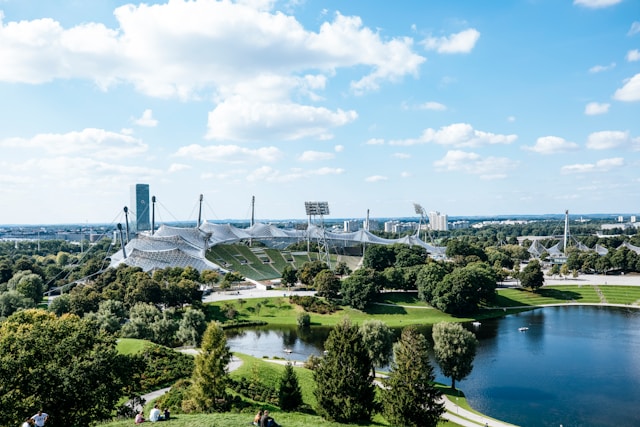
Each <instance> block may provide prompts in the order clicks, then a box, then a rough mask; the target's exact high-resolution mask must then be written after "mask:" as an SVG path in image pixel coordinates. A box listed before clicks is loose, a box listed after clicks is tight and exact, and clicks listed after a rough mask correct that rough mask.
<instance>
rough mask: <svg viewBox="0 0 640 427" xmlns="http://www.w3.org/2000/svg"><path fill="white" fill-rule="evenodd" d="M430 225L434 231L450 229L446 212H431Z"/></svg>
mask: <svg viewBox="0 0 640 427" xmlns="http://www.w3.org/2000/svg"><path fill="white" fill-rule="evenodd" d="M429 226H430V227H431V229H432V230H434V231H447V230H449V221H448V217H447V215H446V214H444V215H441V214H440V212H435V211H433V212H429Z"/></svg>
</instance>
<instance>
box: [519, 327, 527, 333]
mask: <svg viewBox="0 0 640 427" xmlns="http://www.w3.org/2000/svg"><path fill="white" fill-rule="evenodd" d="M518 330H519V331H520V332H524V331H528V330H529V328H527V327H526V326H522V327H520V328H518Z"/></svg>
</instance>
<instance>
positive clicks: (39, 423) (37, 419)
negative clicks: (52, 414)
mask: <svg viewBox="0 0 640 427" xmlns="http://www.w3.org/2000/svg"><path fill="white" fill-rule="evenodd" d="M31 419H32V420H33V423H34V424H35V425H36V427H44V424H45V423H46V422H47V420H48V419H49V414H47V413H45V412H42V409H41V410H39V411H38V413H37V414H35V415H34V416H33V417H31Z"/></svg>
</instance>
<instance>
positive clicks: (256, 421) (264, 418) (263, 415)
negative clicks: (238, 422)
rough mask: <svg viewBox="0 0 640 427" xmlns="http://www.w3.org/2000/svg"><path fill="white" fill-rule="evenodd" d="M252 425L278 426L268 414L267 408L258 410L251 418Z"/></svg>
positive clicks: (262, 426)
mask: <svg viewBox="0 0 640 427" xmlns="http://www.w3.org/2000/svg"><path fill="white" fill-rule="evenodd" d="M253 425H254V426H256V427H280V425H279V424H278V423H276V421H275V420H274V419H273V417H271V415H269V411H268V410H266V409H265V410H264V411H263V410H262V409H261V410H259V411H258V413H257V414H256V416H255V417H254V418H253Z"/></svg>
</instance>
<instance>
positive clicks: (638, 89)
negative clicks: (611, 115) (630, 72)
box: [613, 73, 640, 101]
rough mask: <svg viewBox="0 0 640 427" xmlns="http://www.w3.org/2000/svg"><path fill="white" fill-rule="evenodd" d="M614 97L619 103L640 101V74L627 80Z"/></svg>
mask: <svg viewBox="0 0 640 427" xmlns="http://www.w3.org/2000/svg"><path fill="white" fill-rule="evenodd" d="M613 97H614V99H617V100H618V101H640V73H638V74H636V75H635V76H633V77H631V78H630V79H628V80H626V81H625V82H624V86H622V87H621V88H620V89H618V90H616V92H615V93H614V94H613Z"/></svg>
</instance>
